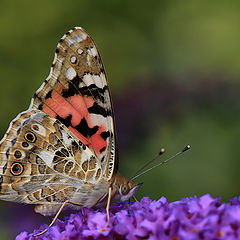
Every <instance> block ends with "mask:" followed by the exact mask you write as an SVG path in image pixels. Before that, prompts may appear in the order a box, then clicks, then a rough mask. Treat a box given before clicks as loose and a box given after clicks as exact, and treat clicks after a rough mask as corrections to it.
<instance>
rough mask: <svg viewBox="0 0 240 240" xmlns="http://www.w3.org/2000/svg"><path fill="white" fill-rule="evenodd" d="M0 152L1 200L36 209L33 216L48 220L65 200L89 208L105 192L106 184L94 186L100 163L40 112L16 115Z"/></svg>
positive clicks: (56, 121) (77, 141) (98, 177)
mask: <svg viewBox="0 0 240 240" xmlns="http://www.w3.org/2000/svg"><path fill="white" fill-rule="evenodd" d="M0 151H1V153H0V158H1V162H0V192H1V194H0V198H1V199H3V200H8V201H17V202H24V203H31V204H37V205H38V207H37V208H36V210H37V211H38V212H41V213H42V214H44V215H51V214H54V213H55V212H56V210H57V209H58V208H59V207H60V206H61V204H62V203H63V202H64V201H66V200H67V199H70V200H72V201H74V200H75V201H78V202H79V203H82V204H83V205H84V206H92V205H94V204H95V203H96V202H95V201H96V195H98V197H101V196H102V195H103V194H104V193H105V191H106V188H107V186H106V184H107V183H106V184H105V185H104V184H102V185H101V187H100V185H98V183H99V181H101V175H102V168H101V162H100V161H99V160H98V159H97V158H96V157H95V156H94V155H93V153H92V151H91V150H90V149H89V148H88V147H86V146H85V145H84V144H83V143H82V142H81V141H80V140H79V139H78V138H76V137H75V135H74V134H72V133H71V132H70V131H69V130H68V128H67V127H66V126H65V125H63V124H62V123H61V122H60V121H59V120H57V119H54V118H53V117H51V116H49V115H47V114H46V113H44V112H42V111H39V110H31V111H27V112H24V113H22V114H20V115H19V116H18V117H17V118H16V120H15V121H14V122H12V124H11V127H10V129H9V131H8V132H7V134H6V136H5V138H4V139H3V141H2V142H1V145H0ZM96 186H97V187H96ZM95 187H96V188H97V189H96V191H95ZM91 195H94V197H91ZM43 204H47V205H49V206H50V205H51V206H50V207H49V208H48V209H47V208H46V207H43ZM45 211H46V212H45Z"/></svg>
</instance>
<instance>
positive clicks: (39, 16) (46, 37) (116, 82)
mask: <svg viewBox="0 0 240 240" xmlns="http://www.w3.org/2000/svg"><path fill="white" fill-rule="evenodd" d="M239 11H240V2H239V1H206V0H198V1H175V0H168V1H159V0H148V1H140V0H132V1H127V0H121V1H110V0H108V1H97V0H94V1H87V0H82V1H73V0H69V1H62V0H52V1H46V0H42V1H30V0H24V1H15V2H14V3H13V2H12V1H7V0H2V1H1V3H0V31H1V38H0V72H1V75H0V83H1V85H0V86H1V87H0V135H1V137H2V136H3V135H4V133H5V131H6V130H7V128H8V125H9V122H10V121H11V120H12V119H13V118H14V117H15V116H16V115H17V114H18V113H19V112H21V111H23V110H26V109H27V108H28V106H29V103H30V99H31V97H32V96H33V94H34V92H35V91H36V90H37V89H38V88H39V86H40V85H41V84H42V82H43V81H44V80H45V78H46V77H47V76H48V73H49V70H50V66H51V63H52V60H53V56H54V51H55V48H56V45H57V42H58V41H59V39H60V38H61V37H62V36H63V34H64V33H65V32H67V31H68V30H69V29H71V28H72V27H74V26H81V27H83V28H84V29H86V30H87V31H88V33H89V34H90V35H91V36H92V37H93V39H94V40H95V42H96V44H97V46H98V48H99V51H100V53H101V56H102V59H103V62H104V65H105V70H106V72H107V76H108V80H109V84H110V88H111V92H112V96H113V104H114V108H115V115H116V127H117V134H118V139H119V154H120V172H121V173H122V174H124V175H125V176H126V177H130V176H132V175H133V174H134V173H135V172H136V171H137V170H138V169H139V168H140V167H141V166H142V165H144V164H145V163H146V162H147V161H148V160H150V159H152V158H153V157H154V156H155V155H156V154H157V153H158V152H159V150H160V149H161V148H162V147H164V148H166V153H165V154H164V155H163V156H162V157H161V158H160V160H161V159H162V160H163V159H166V158H167V157H169V156H171V155H173V154H175V153H176V152H177V151H179V150H181V149H182V148H183V147H184V146H185V145H187V144H190V145H191V146H192V149H191V150H190V151H189V152H186V153H185V154H183V155H181V156H180V157H178V158H177V159H175V160H173V161H171V162H169V163H168V164H167V165H164V166H162V167H159V168H157V169H154V170H153V171H152V172H151V173H148V174H146V175H144V176H142V177H139V179H136V180H137V182H144V184H143V186H142V188H141V189H140V191H139V193H138V195H137V198H138V199H141V197H143V196H150V197H151V198H152V199H159V198H160V197H161V196H165V197H166V198H167V199H168V201H170V202H172V201H175V200H178V199H181V198H184V197H190V196H194V195H197V196H201V195H203V194H206V193H210V194H211V195H212V196H213V197H221V198H222V200H223V201H228V200H229V199H230V198H232V197H234V196H238V195H239V191H240V189H239V181H240V174H239V168H240V161H239V155H240V148H239V139H240V94H239V92H240V44H239V43H240V29H239V24H240V14H239ZM49 221H50V219H49V218H45V217H41V216H40V215H38V214H35V213H34V212H33V207H32V206H24V205H20V204H18V203H7V202H3V201H1V202H0V239H11V238H13V237H14V236H16V234H18V233H20V232H21V231H24V230H26V231H32V230H33V229H35V228H38V227H39V225H40V224H41V223H48V222H49Z"/></svg>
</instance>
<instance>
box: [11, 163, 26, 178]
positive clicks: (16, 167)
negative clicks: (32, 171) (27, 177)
mask: <svg viewBox="0 0 240 240" xmlns="http://www.w3.org/2000/svg"><path fill="white" fill-rule="evenodd" d="M10 172H11V174H12V175H14V176H19V175H20V174H21V173H22V172H23V165H22V164H21V163H18V162H16V163H13V165H12V166H11V169H10Z"/></svg>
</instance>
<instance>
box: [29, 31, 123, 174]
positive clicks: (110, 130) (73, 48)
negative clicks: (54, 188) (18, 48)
mask: <svg viewBox="0 0 240 240" xmlns="http://www.w3.org/2000/svg"><path fill="white" fill-rule="evenodd" d="M30 108H33V109H38V110H41V111H44V112H45V113H47V114H49V115H50V116H52V117H54V118H56V119H58V120H59V121H60V122H61V123H63V124H64V125H65V126H66V127H68V129H69V130H70V131H71V132H72V133H73V134H74V135H75V136H76V137H77V138H78V139H79V140H80V141H81V142H82V143H84V144H85V145H86V146H87V147H88V148H89V149H90V150H91V151H92V152H93V153H94V154H95V156H96V157H97V158H98V159H99V160H100V161H101V163H102V170H103V176H105V177H106V178H108V179H111V177H112V175H113V173H114V172H116V171H117V165H118V162H117V159H116V154H115V151H116V137H115V131H114V121H113V111H112V103H111V96H110V92H109V88H108V85H107V80H106V75H105V72H104V68H103V64H102V61H101V58H100V55H99V52H98V50H97V48H96V45H95V44H94V42H93V40H92V39H91V37H90V36H89V35H88V34H87V33H86V32H85V31H84V30H83V29H82V28H79V27H76V28H74V29H73V30H71V31H69V32H68V33H67V34H65V35H64V36H63V37H62V39H61V40H60V42H59V43H58V45H57V49H56V53H55V58H54V61H53V64H52V67H51V71H50V74H49V77H48V78H47V79H46V81H45V82H44V83H43V85H42V86H41V87H40V89H39V90H38V91H37V92H36V94H35V95H34V98H33V100H32V103H31V106H30Z"/></svg>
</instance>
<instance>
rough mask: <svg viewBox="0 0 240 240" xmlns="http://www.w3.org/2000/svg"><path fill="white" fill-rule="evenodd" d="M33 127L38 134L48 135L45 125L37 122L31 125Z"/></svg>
mask: <svg viewBox="0 0 240 240" xmlns="http://www.w3.org/2000/svg"><path fill="white" fill-rule="evenodd" d="M31 129H32V130H33V131H34V132H36V133H38V134H40V135H42V136H44V137H45V136H46V135H47V134H46V129H45V128H44V127H43V126H41V125H40V124H37V123H34V124H32V125H31Z"/></svg>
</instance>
